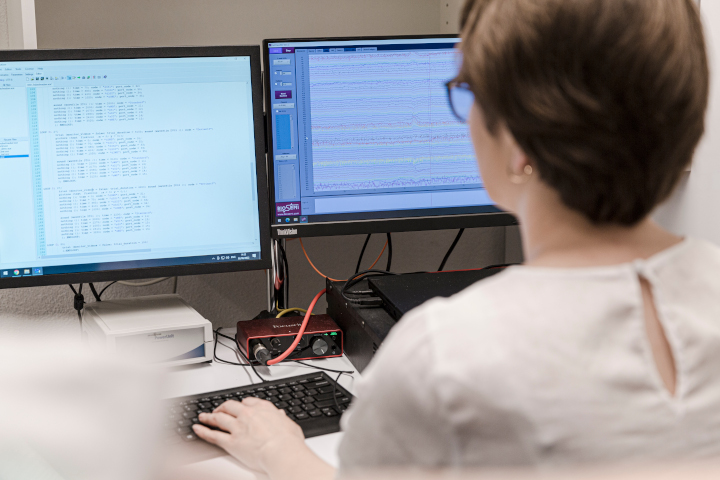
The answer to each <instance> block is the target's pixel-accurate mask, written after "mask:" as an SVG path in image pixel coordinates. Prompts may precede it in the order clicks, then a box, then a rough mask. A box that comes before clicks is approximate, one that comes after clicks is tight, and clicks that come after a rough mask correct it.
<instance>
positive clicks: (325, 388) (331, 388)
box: [318, 387, 333, 393]
mask: <svg viewBox="0 0 720 480" xmlns="http://www.w3.org/2000/svg"><path fill="white" fill-rule="evenodd" d="M332 391H333V387H323V388H318V392H320V393H332Z"/></svg>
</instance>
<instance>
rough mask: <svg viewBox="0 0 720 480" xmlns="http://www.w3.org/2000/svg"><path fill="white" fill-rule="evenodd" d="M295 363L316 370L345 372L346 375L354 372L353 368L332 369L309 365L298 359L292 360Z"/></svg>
mask: <svg viewBox="0 0 720 480" xmlns="http://www.w3.org/2000/svg"><path fill="white" fill-rule="evenodd" d="M292 361H293V362H295V363H299V364H300V365H305V366H306V367H310V368H314V369H317V370H324V371H326V372H332V373H346V374H348V375H352V374H353V373H355V370H333V369H332V368H325V367H316V366H315V365H310V364H309V363H305V362H302V361H300V360H292Z"/></svg>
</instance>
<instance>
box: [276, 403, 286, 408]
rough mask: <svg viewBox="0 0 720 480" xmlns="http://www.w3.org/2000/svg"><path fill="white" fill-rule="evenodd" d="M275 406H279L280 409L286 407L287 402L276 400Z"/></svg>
mask: <svg viewBox="0 0 720 480" xmlns="http://www.w3.org/2000/svg"><path fill="white" fill-rule="evenodd" d="M275 406H276V407H277V408H281V409H282V408H287V407H288V406H289V404H288V403H287V402H276V403H275Z"/></svg>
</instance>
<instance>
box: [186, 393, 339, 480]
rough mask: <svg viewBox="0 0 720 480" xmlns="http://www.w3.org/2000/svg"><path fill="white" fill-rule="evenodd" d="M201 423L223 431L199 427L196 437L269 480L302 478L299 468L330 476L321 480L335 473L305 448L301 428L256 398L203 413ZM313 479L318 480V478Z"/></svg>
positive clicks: (268, 403)
mask: <svg viewBox="0 0 720 480" xmlns="http://www.w3.org/2000/svg"><path fill="white" fill-rule="evenodd" d="M199 420H200V421H201V422H202V423H204V424H207V425H211V426H213V427H217V428H219V429H220V430H222V431H219V430H211V429H209V428H207V427H206V426H203V425H200V424H196V425H193V430H194V431H195V433H196V434H197V436H199V437H200V438H202V439H203V440H205V441H207V442H209V443H212V444H214V445H217V446H219V447H221V448H223V449H224V450H225V451H227V452H228V453H229V454H230V455H232V456H233V457H235V458H237V459H238V460H239V461H240V462H242V463H243V464H244V465H245V466H247V467H248V468H250V469H252V470H255V471H258V472H264V473H266V474H267V475H268V476H269V477H270V478H283V479H290V478H303V477H302V475H300V476H298V473H299V472H300V471H302V470H300V469H299V467H300V468H303V469H304V468H308V469H310V471H315V472H318V470H319V471H325V472H327V475H326V476H323V475H321V477H320V478H323V477H324V478H332V477H333V474H334V469H333V468H332V467H330V466H329V465H327V464H326V463H325V462H323V461H322V460H320V458H318V457H317V456H316V455H315V454H314V453H313V452H312V451H311V450H310V449H309V448H308V447H307V446H306V445H305V436H304V435H303V432H302V429H301V428H300V427H299V426H298V424H297V423H295V422H293V421H292V420H290V419H289V418H288V417H287V416H286V415H285V412H284V411H283V410H279V409H278V408H276V407H275V405H273V404H272V403H270V402H268V401H266V400H260V399H258V398H253V397H249V398H245V399H243V401H242V402H236V401H233V400H230V401H227V402H225V403H223V404H222V405H220V406H219V407H217V408H216V409H215V410H214V411H213V413H201V414H200V417H199ZM311 467H312V468H311ZM305 471H308V470H305ZM314 478H318V477H317V475H315V477H314Z"/></svg>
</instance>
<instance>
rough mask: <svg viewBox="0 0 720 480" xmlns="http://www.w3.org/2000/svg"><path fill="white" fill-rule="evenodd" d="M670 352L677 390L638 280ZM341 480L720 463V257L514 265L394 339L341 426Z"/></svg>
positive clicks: (714, 253) (421, 312)
mask: <svg viewBox="0 0 720 480" xmlns="http://www.w3.org/2000/svg"><path fill="white" fill-rule="evenodd" d="M639 276H642V277H644V278H646V279H647V280H648V282H649V283H650V285H651V286H652V290H653V297H654V301H655V306H656V310H657V312H658V317H659V319H660V322H661V323H662V325H663V327H664V330H665V333H666V336H667V339H668V342H669V344H670V347H671V349H672V352H673V356H674V360H675V365H676V370H677V384H676V385H677V386H676V394H675V395H674V396H671V395H670V394H669V393H668V391H667V390H666V389H665V387H664V385H663V382H662V380H661V378H660V375H659V373H658V371H657V368H656V366H655V362H654V359H653V355H652V351H651V348H650V344H649V341H648V338H647V334H646V329H645V322H644V314H643V301H642V295H641V290H640V284H639V280H638V277H639ZM342 425H343V430H344V431H345V436H344V437H343V440H342V442H341V445H340V452H339V454H340V471H341V472H343V471H348V470H352V469H355V468H374V467H393V466H403V465H406V466H410V465H413V466H419V467H438V466H444V467H461V466H462V467H466V466H476V467H499V466H536V467H546V466H547V467H557V466H566V465H577V464H582V463H595V462H623V461H633V462H634V461H650V460H665V461H667V460H672V459H686V460H694V459H702V458H709V457H713V456H717V455H720V248H718V247H716V246H714V245H711V244H709V243H707V242H704V241H699V240H694V239H686V240H684V241H683V242H681V243H680V244H678V245H676V246H674V247H672V248H670V249H667V250H665V251H663V252H661V253H659V254H657V255H655V256H653V257H652V258H650V259H648V260H637V261H635V262H633V263H628V264H622V265H616V266H608V267H594V268H576V269H559V268H540V267H525V266H517V267H511V268H508V269H507V270H506V271H505V272H502V273H500V274H498V275H495V276H493V277H491V278H488V279H486V280H483V281H481V282H479V283H477V284H475V285H473V286H471V287H470V288H468V289H466V290H464V291H463V292H461V293H459V294H457V295H455V296H453V297H452V298H449V299H434V300H431V301H429V302H427V303H426V304H424V305H423V306H421V307H419V308H417V309H415V310H413V311H412V312H410V313H409V314H407V315H406V316H405V317H404V318H403V319H402V321H400V322H399V323H398V325H397V326H396V327H395V328H394V329H393V330H392V331H391V333H390V335H389V336H388V338H387V340H386V341H385V342H384V343H383V345H382V347H381V348H380V350H379V351H378V353H377V354H376V356H375V358H374V359H373V361H372V363H371V364H370V366H369V367H368V368H367V370H366V371H365V373H364V375H363V378H362V380H361V381H360V383H359V384H358V389H357V399H356V400H355V402H354V403H353V405H352V407H351V408H350V410H349V411H348V412H347V414H346V415H345V416H344V417H343V419H342Z"/></svg>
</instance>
